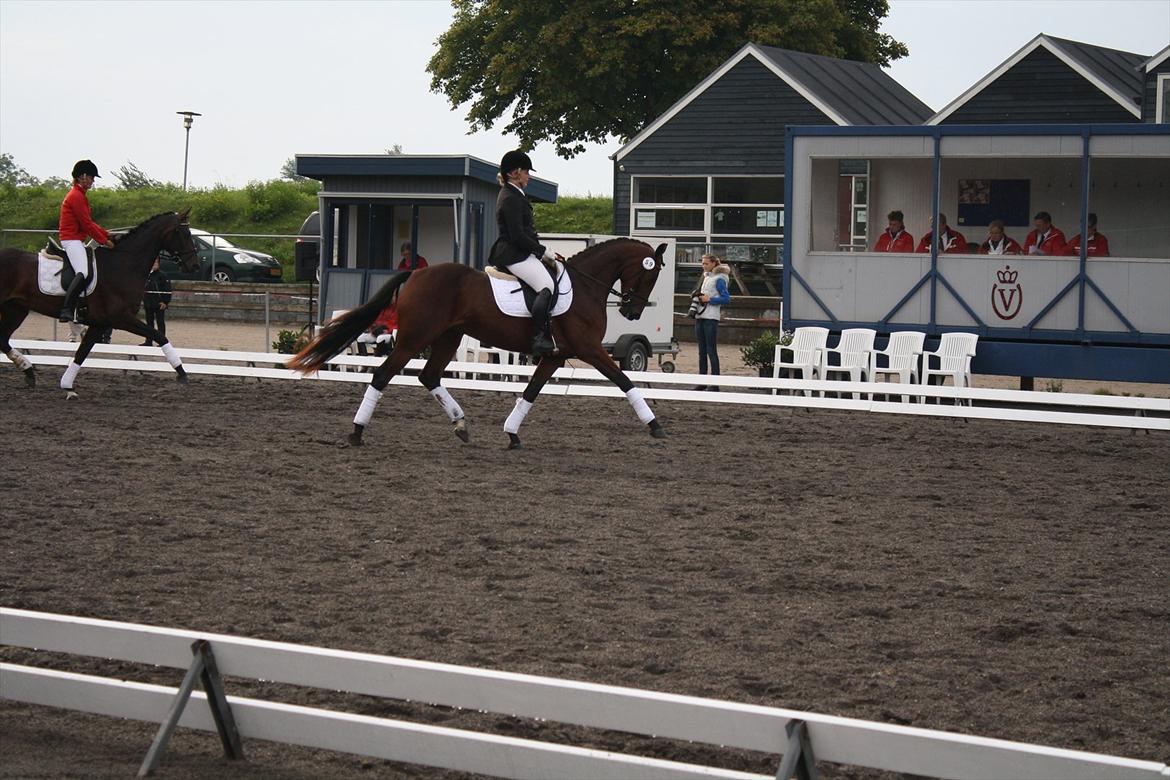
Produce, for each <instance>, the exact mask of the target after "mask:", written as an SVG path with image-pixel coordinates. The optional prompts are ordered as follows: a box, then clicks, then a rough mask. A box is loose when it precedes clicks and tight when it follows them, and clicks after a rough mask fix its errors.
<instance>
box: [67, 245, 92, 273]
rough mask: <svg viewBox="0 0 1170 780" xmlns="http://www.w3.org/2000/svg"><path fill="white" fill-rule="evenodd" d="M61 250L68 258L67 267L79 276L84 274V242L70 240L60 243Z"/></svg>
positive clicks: (85, 261)
mask: <svg viewBox="0 0 1170 780" xmlns="http://www.w3.org/2000/svg"><path fill="white" fill-rule="evenodd" d="M61 248H62V249H64V250H65V254H66V255H68V256H69V265H71V266H73V270H74V271H76V272H77V273H79V274H84V273H85V272H86V270H87V269H86V263H87V260H86V257H85V242H84V241H78V240H77V239H75V238H70V239H67V240H65V241H62V242H61Z"/></svg>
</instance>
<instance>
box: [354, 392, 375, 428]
mask: <svg viewBox="0 0 1170 780" xmlns="http://www.w3.org/2000/svg"><path fill="white" fill-rule="evenodd" d="M380 400H382V392H381V391H380V390H377V389H375V388H374V386H373V385H366V394H365V396H363V397H362V405H361V406H359V407H358V410H357V414H355V415H354V417H353V422H354V424H355V425H361V426H366V425H369V424H370V418H371V417H373V416H374V407H376V406H377V405H378V401H380Z"/></svg>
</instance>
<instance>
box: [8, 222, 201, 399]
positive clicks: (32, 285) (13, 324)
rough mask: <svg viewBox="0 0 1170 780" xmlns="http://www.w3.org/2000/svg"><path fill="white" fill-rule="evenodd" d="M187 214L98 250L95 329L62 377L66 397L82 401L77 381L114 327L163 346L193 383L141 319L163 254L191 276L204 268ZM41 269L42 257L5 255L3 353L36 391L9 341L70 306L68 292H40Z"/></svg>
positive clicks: (89, 300) (92, 303)
mask: <svg viewBox="0 0 1170 780" xmlns="http://www.w3.org/2000/svg"><path fill="white" fill-rule="evenodd" d="M187 211H190V209H188V210H187ZM187 211H184V212H183V213H182V214H176V213H175V212H165V213H163V214H158V215H156V216H153V217H151V218H150V219H148V220H146V221H145V222H143V223H142V224H141V225H139V226H138V227H136V228H133V229H132V230H131V231H130V232H129V233H127V234H126V235H124V236H122V238H121V239H119V240H118V242H117V244H116V245H115V247H114V248H113V249H106V248H105V247H98V248H97V249H96V254H95V256H94V265H95V266H96V269H97V286H96V287H95V288H94V290H93V293H92V294H91V295H89V296H87V297H86V298H85V303H86V308H87V309H88V311H87V313H86V316H85V319H84V321H85V324H86V325H88V326H89V330H87V331H86V332H85V337H84V338H83V339H82V340H81V345H80V346H79V347H78V348H77V352H76V354H74V356H73V362H72V363H70V364H69V366H68V367H67V368H66V369H65V373H64V374H62V376H61V389H62V390H65V391H66V398H75V397H77V394H76V393H75V392H74V391H73V380H74V379H75V378H76V376H77V372H78V371H80V370H81V364H82V363H83V362H84V361H85V358H86V357H87V356H88V355H89V352H90V350H91V349H93V345H94V344H95V343H97V340H98V337H99V336H100V335H101V333H102V331H103V330H105V329H106V328H111V327H112V328H117V329H119V330H125V331H129V332H130V333H133V334H135V335H138V336H141V337H142V338H144V339H145V338H149V339H152V340H154V341H156V342H158V343H159V344H161V345H162V350H163V354H164V355H166V358H167V361H168V362H169V363H170V364H171V366H172V367H173V368H174V369H175V371H176V373H177V374H178V380H179V381H180V382H186V381H187V372H186V371H184V370H183V363H182V361H181V360H180V359H179V354H178V353H177V352H175V348H174V347H173V346H171V344H170V342H169V341H167V339H166V337H165V336H163V335H162V334H161V333H159V332H158V331H156V330H155V329H154V328H151V327H149V326H147V324H146V323H145V322H142V321H141V320H139V319H138V316H137V315H138V310H139V308H141V306H142V295H143V292H144V291H145V289H146V277H147V276H148V275H149V274H150V268H151V266H152V265H154V259H155V258H156V257H158V253H159V251H161V250H164V249H165V250H167V251H168V252H170V253H172V254H174V255H176V256H178V257H179V260H180V262H181V263H182V267H183V270H185V271H194V270H195V269H196V268H198V267H199V255H198V254H197V253H196V250H195V241H194V240H193V239H192V238H191V228H190V225H188V223H187ZM65 262H68V261H67V260H66V261H65ZM37 264H38V261H37V253H36V252H26V251H24V250H22V249H3V250H0V350H2V351H3V352H4V354H5V355H7V356H8V359H9V360H11V361H12V362H13V363H15V364H16V366H17V367H18V368H20V369H21V370H23V371H24V379H25V383H26V384H27V385H28V386H29V387H35V386H36V383H37V377H36V371H35V370H34V368H33V365H32V363H30V362H29V360H28V358H26V357H25V356H24V355H22V354H20V352H19V351H17V350H15V349H13V348H12V345H11V344H10V343H9V341H8V340H9V339H10V338H11V337H12V334H13V333H14V332H15V331H16V329H17V328H19V327H20V324H21V323H22V322H24V318H25V317H27V316H28V313H29V312H30V311H35V312H37V313H38V314H44V315H45V316H47V317H54V318H55V317H56V316H57V314H58V312H60V311H61V306H62V305H63V303H64V301H65V294H64V292H63V291H62V293H61V294H60V295H48V294H45V293H43V292H41V291H40V288H39V285H38V284H37Z"/></svg>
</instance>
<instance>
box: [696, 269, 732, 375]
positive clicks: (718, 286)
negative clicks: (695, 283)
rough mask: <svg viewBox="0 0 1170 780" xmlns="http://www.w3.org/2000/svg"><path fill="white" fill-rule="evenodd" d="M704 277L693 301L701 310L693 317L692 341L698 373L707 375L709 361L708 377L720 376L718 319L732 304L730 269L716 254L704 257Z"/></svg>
mask: <svg viewBox="0 0 1170 780" xmlns="http://www.w3.org/2000/svg"><path fill="white" fill-rule="evenodd" d="M702 262H703V278H702V280H701V281H700V282H699V289H698V292H697V293H696V295H695V301H696V303H697V304H698V306H700V307H701V308H700V309H699V310H698V312H697V313H696V314H695V340H696V341H697V342H698V343H699V373H700V374H706V373H707V364H708V362H710V365H711V375H712V376H718V375H719V344H718V341H719V319H720V317H721V312H722V310H723V307H724V306H725V305H726V304H728V303H731V293H730V292H728V290H727V280H728V278H729V276H730V274H731V269H730V268H728V267H727V266H726V265H724V264H723V263H722V262H721V261H720V259H719V257H718V256H716V255H703V261H702ZM695 389H696V390H718V389H719V386H718V385H710V386H707V385H699V386H698V387H696V388H695Z"/></svg>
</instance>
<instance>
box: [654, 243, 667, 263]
mask: <svg viewBox="0 0 1170 780" xmlns="http://www.w3.org/2000/svg"><path fill="white" fill-rule="evenodd" d="M665 251H666V244H659V245H658V248H657V249H655V250H654V259H655V260H657V261H658V262H659V263H660V264H661V265H666V261H665V260H663V259H662V254H663V253H664V252H665Z"/></svg>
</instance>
